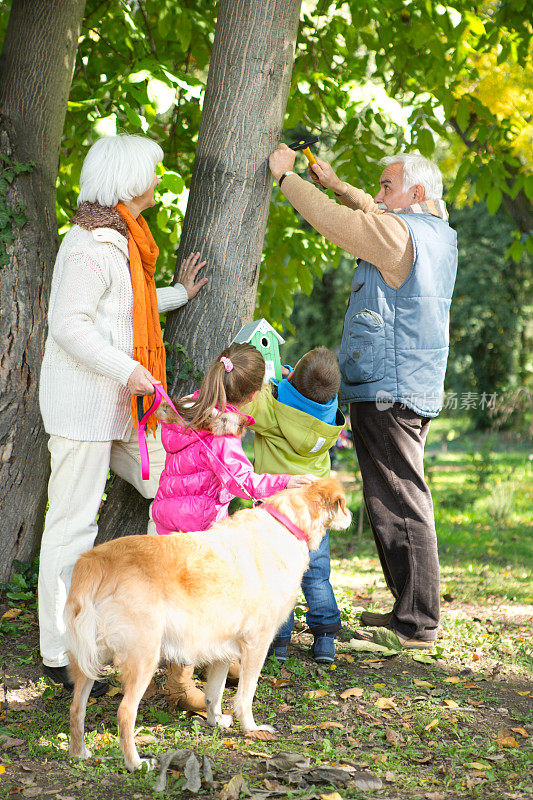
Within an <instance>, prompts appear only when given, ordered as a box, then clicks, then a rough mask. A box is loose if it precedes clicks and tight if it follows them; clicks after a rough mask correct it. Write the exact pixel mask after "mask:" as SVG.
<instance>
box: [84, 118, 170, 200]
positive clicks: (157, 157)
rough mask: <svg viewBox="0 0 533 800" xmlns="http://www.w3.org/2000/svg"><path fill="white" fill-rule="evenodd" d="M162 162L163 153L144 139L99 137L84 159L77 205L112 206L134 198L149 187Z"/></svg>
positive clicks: (154, 144)
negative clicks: (95, 204) (86, 203)
mask: <svg viewBox="0 0 533 800" xmlns="http://www.w3.org/2000/svg"><path fill="white" fill-rule="evenodd" d="M162 160H163V150H162V149H161V148H160V147H159V145H158V144H157V142H154V141H153V140H152V139H148V137H146V136H138V135H137V134H127V133H120V134H118V135H117V136H103V137H102V138H101V139H98V141H96V142H95V143H94V144H93V146H92V147H91V148H90V150H89V152H88V153H87V155H86V156H85V161H84V162H83V167H82V169H81V176H80V193H79V196H78V205H80V203H84V202H89V203H99V205H101V206H116V204H117V203H118V202H119V201H121V200H131V199H132V197H138V196H139V195H141V194H143V193H144V192H145V191H146V190H147V189H148V188H149V187H150V184H151V183H152V181H153V180H154V177H155V168H156V166H157V164H159V162H160V161H162Z"/></svg>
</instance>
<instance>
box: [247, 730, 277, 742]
mask: <svg viewBox="0 0 533 800" xmlns="http://www.w3.org/2000/svg"><path fill="white" fill-rule="evenodd" d="M245 736H246V738H247V739H257V740H258V741H260V742H271V741H272V740H273V739H275V738H276V734H275V733H271V732H270V731H262V730H258V729H256V730H255V731H248V732H247V733H246V734H245Z"/></svg>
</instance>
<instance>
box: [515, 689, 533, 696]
mask: <svg viewBox="0 0 533 800" xmlns="http://www.w3.org/2000/svg"><path fill="white" fill-rule="evenodd" d="M517 694H519V695H520V697H527V695H528V694H531V690H530V689H528V690H527V692H518V691H517Z"/></svg>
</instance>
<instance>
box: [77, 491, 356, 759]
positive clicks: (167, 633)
mask: <svg viewBox="0 0 533 800" xmlns="http://www.w3.org/2000/svg"><path fill="white" fill-rule="evenodd" d="M265 506H267V507H268V506H270V507H271V511H268V510H267V508H265V507H263V506H261V505H259V506H256V507H255V508H253V509H243V510H241V511H238V512H237V513H236V514H234V515H233V516H232V517H230V518H228V519H225V520H223V521H222V522H219V523H216V524H215V525H213V527H212V528H211V529H210V530H208V531H202V532H198V533H175V534H171V535H170V536H125V537H124V538H122V539H117V540H115V541H111V542H106V543H105V544H102V545H99V546H98V547H95V548H94V549H93V550H89V551H88V552H87V553H84V554H83V555H82V556H81V557H80V558H79V559H78V561H77V563H76V565H75V567H74V572H73V575H72V584H71V587H70V592H69V596H68V600H67V605H66V611H65V621H66V627H67V647H68V650H69V653H70V670H71V673H72V678H73V681H74V697H73V700H72V705H71V707H70V753H71V755H73V756H76V757H78V758H88V757H89V755H90V753H89V752H88V751H87V749H86V748H85V743H84V719H85V708H86V704H87V699H88V697H89V692H90V690H91V687H92V684H93V681H94V680H95V679H96V678H97V676H98V675H99V673H100V669H101V667H102V666H103V665H104V664H106V663H114V664H115V665H116V666H117V667H118V669H119V671H120V674H121V679H122V685H123V692H124V696H123V699H122V702H121V703H120V706H119V709H118V713H117V717H118V727H119V734H120V746H121V749H122V752H123V754H124V760H125V763H126V767H127V768H128V769H129V770H135V769H137V768H138V767H140V765H141V763H142V761H141V759H140V757H139V754H138V752H137V749H136V746H135V741H134V727H135V720H136V717H137V710H138V706H139V702H140V700H141V698H142V696H143V694H144V692H145V690H146V688H147V686H148V684H149V683H150V680H151V678H152V675H153V673H154V671H155V670H156V668H157V666H158V664H159V661H160V659H162V658H163V659H168V660H170V661H175V662H178V663H181V664H207V665H208V668H207V682H206V687H205V696H206V705H207V721H208V723H209V724H210V725H212V726H215V725H217V724H218V725H221V726H222V727H229V726H230V725H231V723H232V717H231V716H230V715H226V714H223V713H222V692H223V689H224V684H225V680H226V675H227V671H228V665H229V663H230V661H232V660H233V659H235V658H240V663H241V667H240V676H239V685H238V688H237V693H236V696H235V702H234V711H235V714H236V716H237V719H238V721H239V723H240V725H241V728H242V729H243V731H245V732H246V734H247V735H251V736H252V737H254V736H255V737H256V738H261V737H262V736H264V734H260V733H258V732H259V731H265V730H266V731H270V732H271V733H273V732H274V729H273V728H271V727H270V726H268V725H256V723H255V721H254V717H253V714H252V702H253V698H254V694H255V690H256V686H257V680H258V678H259V673H260V671H261V667H262V666H263V662H264V660H265V657H266V653H267V650H268V647H269V645H270V643H271V641H272V639H273V638H274V636H275V634H276V632H277V630H278V628H279V627H280V625H281V624H282V623H283V622H284V621H285V620H286V619H287V617H288V615H289V613H290V611H291V610H292V608H293V606H294V603H295V601H296V598H297V595H298V590H299V588H300V583H301V580H302V576H303V574H304V572H305V571H306V569H307V567H308V564H309V550H316V549H317V548H318V546H319V544H320V541H321V539H322V537H323V536H324V533H325V531H326V529H327V528H331V529H333V530H340V529H343V528H346V527H348V525H349V524H350V520H351V514H350V512H349V511H348V510H347V509H346V498H345V496H344V492H343V491H342V488H341V486H340V484H339V483H338V482H337V481H336V480H334V479H331V478H328V479H321V480H318V481H316V482H315V483H313V484H310V485H308V486H304V487H300V488H297V489H289V490H285V491H283V492H279V493H278V494H276V495H273V496H272V497H270V498H269V499H268V500H267V501H266V502H265ZM278 515H281V517H282V518H284V521H280V520H279V519H278V518H277V517H278ZM287 522H288V524H289V527H291V523H292V526H293V528H294V527H296V529H297V530H296V534H298V533H300V534H302V538H297V536H296V535H295V533H293V532H291V531H290V530H289V528H288V527H287V526H286V523H287Z"/></svg>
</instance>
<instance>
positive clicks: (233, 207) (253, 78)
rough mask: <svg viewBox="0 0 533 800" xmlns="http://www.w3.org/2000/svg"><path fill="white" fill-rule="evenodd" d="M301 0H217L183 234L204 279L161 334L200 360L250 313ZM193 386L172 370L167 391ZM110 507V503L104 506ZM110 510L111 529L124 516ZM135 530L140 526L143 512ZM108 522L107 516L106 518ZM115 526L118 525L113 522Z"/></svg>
mask: <svg viewBox="0 0 533 800" xmlns="http://www.w3.org/2000/svg"><path fill="white" fill-rule="evenodd" d="M300 5H301V0H221V3H220V7H219V12H218V19H217V26H216V30H215V41H214V45H213V52H212V54H211V60H210V62H209V77H208V81H207V89H206V93H205V98H204V106H203V110H202V118H201V122H200V132H199V135H198V147H197V149H196V156H195V161H194V168H193V174H192V182H191V191H190V195H189V201H188V205H187V213H186V215H185V221H184V226H183V233H182V236H181V241H180V246H179V252H178V264H177V267H176V275H177V271H178V268H179V265H180V264H181V261H182V259H183V258H184V257H185V256H186V255H187V254H188V253H190V252H191V251H192V250H200V251H201V253H202V257H203V258H206V259H207V266H206V267H205V268H204V274H205V275H206V276H207V277H208V278H209V282H208V284H207V285H206V287H205V288H204V289H202V291H201V293H200V294H199V295H198V296H197V297H196V298H195V299H194V300H193V301H192V302H191V303H189V304H187V305H186V306H185V307H184V308H183V309H180V310H179V311H177V312H174V313H173V314H170V315H169V317H168V321H167V330H166V333H165V339H166V341H169V342H170V343H171V344H176V343H180V344H182V345H184V347H185V349H186V351H187V353H188V354H189V355H190V356H191V357H192V359H193V361H194V364H195V367H196V368H198V369H200V370H204V369H205V368H206V366H207V365H208V364H209V362H210V361H211V360H212V359H213V358H214V357H215V356H216V355H217V354H218V353H219V352H220V351H221V350H223V349H224V347H226V346H227V345H228V344H229V342H230V341H231V339H232V338H233V336H234V335H235V334H236V333H237V331H239V330H240V328H241V327H242V326H243V325H244V323H245V322H249V321H250V320H251V319H253V313H254V305H255V295H256V290H257V281H258V278H259V268H260V263H261V251H262V249H263V239H264V235H265V228H266V222H267V217H268V208H269V203H270V195H271V192H272V176H271V174H270V171H269V169H268V155H269V154H270V153H271V152H272V150H273V149H274V148H275V147H276V146H277V144H278V142H279V139H280V134H281V130H282V127H283V118H284V115H285V107H286V105H287V97H288V94H289V88H290V79H291V73H292V66H293V61H294V48H295V43H296V35H297V32H298V20H299V14H300ZM190 388H192V384H191V383H190V382H189V384H187V385H183V384H181V385H178V381H177V380H176V379H174V381H173V382H172V385H169V392H171V393H174V394H176V393H178V392H184V391H187V390H189V389H190ZM122 483H123V482H122V481H116V484H115V486H114V487H113V490H112V492H111V496H110V499H112V502H113V504H114V503H115V502H116V499H115V497H116V493H118V492H120V495H121V497H122V498H124V497H126V498H127V504H128V508H129V514H128V515H129V516H131V508H132V504H134V503H139V509H140V508H141V505H142V504H141V502H140V500H137V499H136V497H137V498H138V495H136V493H134V490H127V491H126V490H125V488H124V487H123V486H121V484H122ZM107 507H109V508H107ZM107 514H113V517H112V523H113V526H114V529H113V530H110V531H107V530H106V532H105V534H104V537H105V538H112V537H113V536H116V535H121V534H120V532H121V530H122V529H123V525H122V522H120V523H119V522H118V521H117V520H118V517H117V515H116V514H114V512H113V511H112V506H111V504H110V503H109V502H108V503H106V505H105V506H104V512H103V514H102V520H101V523H100V524H101V526H103V525H104V523H106V517H107ZM139 520H140V521H139V525H138V526H137V529H136V530H133V529H132V528H131V527H130V528H129V531H128V532H129V533H141V532H142V531H143V530H144V528H145V526H146V519H145V517H144V516H143V517H140V518H139ZM106 524H107V523H106ZM115 526H116V527H115Z"/></svg>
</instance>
